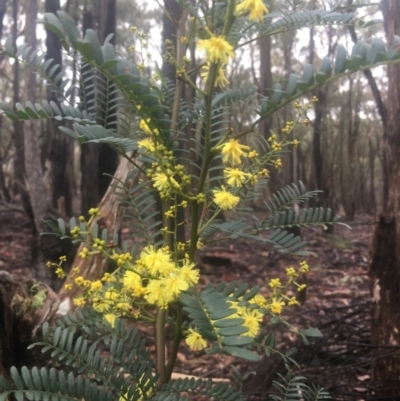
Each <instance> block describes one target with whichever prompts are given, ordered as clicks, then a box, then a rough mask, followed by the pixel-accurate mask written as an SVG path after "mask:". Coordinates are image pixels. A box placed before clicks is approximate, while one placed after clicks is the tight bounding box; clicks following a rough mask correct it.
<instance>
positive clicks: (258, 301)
mask: <svg viewBox="0 0 400 401" xmlns="http://www.w3.org/2000/svg"><path fill="white" fill-rule="evenodd" d="M251 302H254V303H255V304H256V305H258V306H259V307H261V308H266V307H267V300H266V299H265V297H263V296H262V295H261V294H257V295H256V296H255V297H254V298H253V299H252V300H251Z"/></svg>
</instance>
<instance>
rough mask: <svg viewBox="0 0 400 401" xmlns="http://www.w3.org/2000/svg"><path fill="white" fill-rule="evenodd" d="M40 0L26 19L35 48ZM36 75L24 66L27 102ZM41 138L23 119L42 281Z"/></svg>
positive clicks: (45, 276) (46, 274) (46, 278)
mask: <svg viewBox="0 0 400 401" xmlns="http://www.w3.org/2000/svg"><path fill="white" fill-rule="evenodd" d="M37 11H38V10H37V0H29V1H28V2H27V3H26V8H25V12H26V22H25V39H26V43H27V44H28V45H29V46H31V47H32V48H33V49H35V48H36V18H37ZM36 91H37V87H36V75H35V72H34V70H33V69H32V68H31V67H30V66H29V65H27V66H26V67H25V90H24V102H25V103H26V102H27V101H31V102H32V103H35V102H36V98H37V96H36ZM39 144H40V138H39V132H38V126H37V122H36V121H35V120H28V121H25V122H24V145H25V146H24V150H25V152H24V155H25V170H26V177H27V182H26V186H27V188H28V193H29V198H30V202H31V205H32V212H33V221H34V227H35V230H34V242H33V243H32V247H33V249H32V252H33V254H34V263H35V269H34V272H35V277H36V278H37V279H38V280H40V281H42V282H45V283H46V282H50V281H51V271H50V270H49V269H48V268H47V267H46V266H45V264H44V260H42V258H43V255H42V254H41V252H40V250H39V234H40V233H41V232H42V221H43V220H44V219H45V217H46V214H47V196H46V192H47V191H46V186H45V184H44V179H43V172H42V165H41V157H40V155H41V149H40V145H39Z"/></svg>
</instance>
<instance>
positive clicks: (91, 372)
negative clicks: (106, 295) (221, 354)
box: [0, 308, 244, 401]
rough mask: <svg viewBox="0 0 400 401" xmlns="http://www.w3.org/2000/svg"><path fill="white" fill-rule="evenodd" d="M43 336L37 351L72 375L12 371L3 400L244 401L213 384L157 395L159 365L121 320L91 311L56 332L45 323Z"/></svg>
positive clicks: (181, 386)
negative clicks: (201, 400)
mask: <svg viewBox="0 0 400 401" xmlns="http://www.w3.org/2000/svg"><path fill="white" fill-rule="evenodd" d="M42 337H43V338H42V340H41V341H40V342H39V343H37V344H34V345H33V346H40V347H41V348H42V352H49V353H50V355H51V357H52V358H53V359H55V360H57V361H58V364H59V365H63V366H64V367H65V370H66V371H68V372H69V373H66V372H65V371H64V370H56V369H54V368H50V369H47V368H41V369H38V368H36V367H34V368H32V369H28V368H27V367H23V368H21V370H20V371H18V370H17V369H16V368H12V369H11V371H10V376H11V380H10V381H9V380H6V379H5V378H4V377H0V390H1V391H2V392H1V393H0V399H1V400H5V399H6V398H7V397H8V396H11V395H14V396H15V398H16V399H17V401H23V400H24V399H25V397H26V398H27V399H29V400H49V399H51V400H60V401H64V400H68V401H80V400H82V399H85V400H87V401H99V400H100V401H114V400H116V399H119V400H129V401H134V400H142V399H150V398H151V399H155V400H167V399H171V400H175V399H176V400H180V399H182V400H183V399H187V398H186V397H179V394H180V393H193V394H199V395H202V396H206V397H209V398H213V399H217V400H221V401H242V400H244V398H243V397H242V396H241V392H240V391H238V390H236V389H235V388H233V387H231V386H229V385H227V384H225V383H224V384H221V383H217V384H213V383H212V381H211V380H206V381H203V380H201V379H199V380H194V379H185V380H171V381H170V382H168V383H166V384H165V385H163V387H162V388H161V389H160V390H159V391H158V390H157V379H158V377H157V375H155V374H154V373H153V370H154V369H153V368H154V362H153V360H152V359H151V355H150V351H149V350H148V349H146V347H145V341H144V340H143V339H141V338H140V337H139V336H138V335H137V330H136V329H134V328H132V327H130V326H129V325H127V324H125V322H124V321H123V320H120V319H116V321H115V325H114V327H111V325H109V324H108V323H107V322H105V321H104V318H103V317H102V316H101V315H99V314H98V313H97V312H95V311H94V310H93V309H91V308H83V309H79V310H78V311H77V312H76V314H75V315H74V314H68V315H66V316H65V317H64V318H63V319H62V320H60V321H59V322H58V323H57V325H56V327H49V325H48V324H45V325H44V326H43V329H42ZM105 350H107V351H108V356H107V354H106V353H105V352H104V351H105Z"/></svg>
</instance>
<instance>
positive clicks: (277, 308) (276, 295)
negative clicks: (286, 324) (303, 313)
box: [266, 261, 309, 315]
mask: <svg viewBox="0 0 400 401" xmlns="http://www.w3.org/2000/svg"><path fill="white" fill-rule="evenodd" d="M308 271H309V266H308V264H307V262H306V261H302V262H301V263H300V267H299V269H298V270H296V269H295V268H294V267H293V266H290V267H288V268H286V276H287V277H288V280H287V282H286V284H285V285H283V284H282V282H281V280H280V279H279V278H273V279H271V280H270V281H269V283H268V286H269V287H270V289H271V290H272V300H271V301H270V302H269V303H268V305H267V306H266V308H268V309H269V310H270V311H271V312H272V313H274V314H276V315H279V314H280V313H281V312H282V310H283V307H284V306H285V301H287V304H288V306H295V305H298V304H299V303H298V301H297V299H296V297H288V296H286V295H285V292H286V290H287V288H288V287H289V286H290V285H295V286H296V287H297V291H299V292H300V291H304V290H305V289H306V287H307V285H306V284H299V283H297V282H296V281H295V279H296V278H297V277H298V276H299V274H300V273H303V274H304V273H308Z"/></svg>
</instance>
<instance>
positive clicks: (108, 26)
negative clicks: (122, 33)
mask: <svg viewBox="0 0 400 401" xmlns="http://www.w3.org/2000/svg"><path fill="white" fill-rule="evenodd" d="M115 25H116V2H115V0H96V1H94V3H93V6H92V8H85V10H84V14H83V27H82V29H83V32H85V31H86V30H87V29H89V28H92V29H95V30H96V31H97V34H98V36H99V39H100V42H103V41H104V39H105V38H106V37H107V36H108V35H109V34H111V33H113V34H115ZM114 42H115V35H114V37H113V38H112V39H111V43H114ZM82 73H83V74H84V75H83V76H84V77H85V78H88V77H89V75H90V67H87V68H85V70H83V71H82ZM93 79H94V84H95V85H96V81H95V77H94V78H93ZM87 83H88V84H89V85H90V84H92V83H93V81H92V80H91V79H89V80H88V82H87ZM90 90H91V89H89V90H87V85H85V86H84V87H82V88H81V92H82V93H84V92H88V91H90ZM105 90H107V88H106V89H105ZM97 93H98V96H97V98H93V97H90V98H87V97H86V103H89V104H91V105H92V107H93V111H96V112H97V115H98V120H99V123H100V124H102V125H103V126H104V127H107V128H109V129H115V128H116V116H109V115H108V114H106V113H105V112H104V107H105V106H107V104H108V103H109V101H110V100H112V99H111V98H110V97H108V100H107V102H105V99H106V97H105V95H103V94H102V93H101V91H100V89H99V88H97ZM114 112H115V109H114V111H113V112H112V114H114ZM117 166H118V154H117V153H116V152H115V151H114V150H113V149H112V148H110V147H109V146H108V145H106V144H86V145H83V146H82V148H81V172H82V182H81V194H82V197H81V199H82V203H81V204H82V213H83V214H85V213H87V211H88V210H89V209H90V208H91V207H94V206H96V205H97V204H98V203H99V201H100V199H101V198H102V196H103V195H104V194H105V192H106V191H107V188H108V186H109V184H110V182H111V177H110V175H113V174H114V173H115V170H116V168H117Z"/></svg>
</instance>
